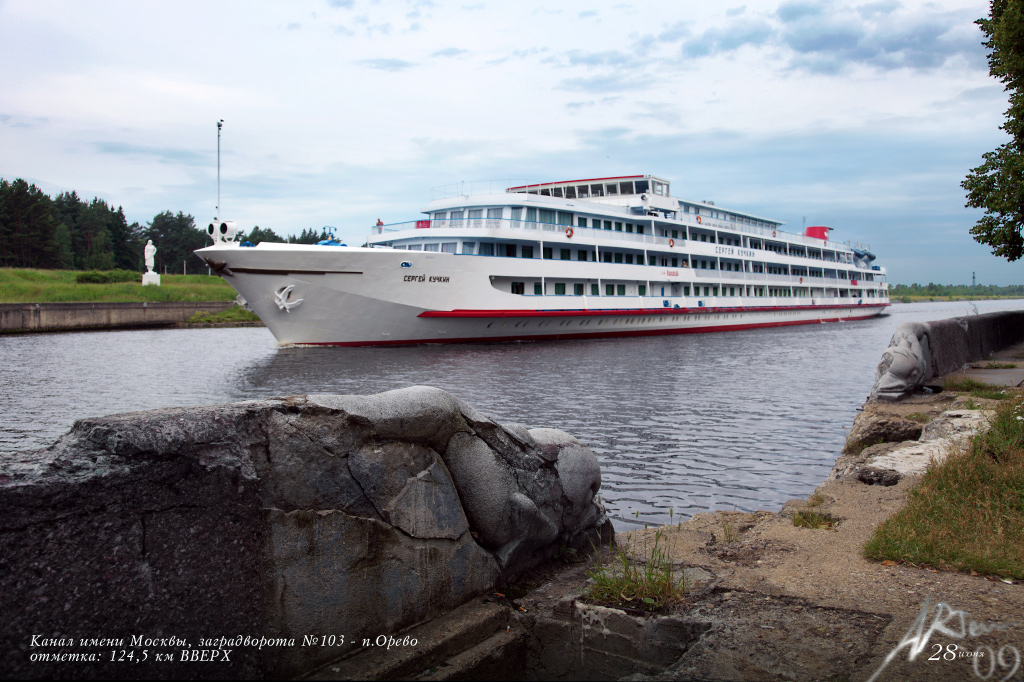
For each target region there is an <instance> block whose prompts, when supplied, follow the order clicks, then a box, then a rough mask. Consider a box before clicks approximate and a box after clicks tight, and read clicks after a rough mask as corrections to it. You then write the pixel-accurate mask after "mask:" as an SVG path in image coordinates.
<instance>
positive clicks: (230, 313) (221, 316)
mask: <svg viewBox="0 0 1024 682" xmlns="http://www.w3.org/2000/svg"><path fill="white" fill-rule="evenodd" d="M259 321H260V318H259V315H257V314H256V313H254V312H251V311H249V310H246V309H245V308H242V307H241V306H237V305H234V306H231V307H230V308H228V309H227V310H223V311H221V312H219V313H196V314H195V315H193V316H192V317H190V318H188V324H197V325H210V326H215V325H221V324H237V323H239V322H259Z"/></svg>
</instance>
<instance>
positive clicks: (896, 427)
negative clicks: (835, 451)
mask: <svg viewBox="0 0 1024 682" xmlns="http://www.w3.org/2000/svg"><path fill="white" fill-rule="evenodd" d="M923 428H924V427H923V425H922V424H921V423H920V422H917V421H914V420H912V419H906V418H904V417H900V416H899V415H893V414H885V413H879V412H872V411H868V410H865V411H863V412H861V413H860V414H858V415H857V418H856V419H854V420H853V426H852V427H851V428H850V433H849V435H848V436H847V437H846V446H845V447H844V448H843V449H844V451H847V452H848V451H851V450H862V449H864V448H865V447H868V446H871V445H877V444H878V443H899V442H902V441H905V440H917V439H918V438H920V437H921V431H922V430H923Z"/></svg>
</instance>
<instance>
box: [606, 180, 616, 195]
mask: <svg viewBox="0 0 1024 682" xmlns="http://www.w3.org/2000/svg"><path fill="white" fill-rule="evenodd" d="M604 192H605V194H606V195H608V196H610V197H613V196H618V194H619V186H618V185H616V184H615V183H614V182H613V183H611V184H608V185H605V186H604Z"/></svg>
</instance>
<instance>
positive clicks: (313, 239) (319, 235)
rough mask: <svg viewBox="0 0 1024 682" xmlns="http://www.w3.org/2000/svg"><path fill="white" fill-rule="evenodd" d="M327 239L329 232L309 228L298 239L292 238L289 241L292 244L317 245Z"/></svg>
mask: <svg viewBox="0 0 1024 682" xmlns="http://www.w3.org/2000/svg"><path fill="white" fill-rule="evenodd" d="M325 239H327V230H324V229H320V230H314V229H313V228H312V227H307V228H305V229H304V230H302V232H301V233H300V234H299V236H298V237H292V238H291V239H289V240H288V241H289V242H291V243H292V244H316V243H317V242H319V241H323V240H325Z"/></svg>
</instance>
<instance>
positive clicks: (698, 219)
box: [697, 216, 700, 225]
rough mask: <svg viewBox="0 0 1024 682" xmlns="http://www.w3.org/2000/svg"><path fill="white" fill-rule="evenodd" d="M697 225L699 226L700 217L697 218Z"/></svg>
mask: <svg viewBox="0 0 1024 682" xmlns="http://www.w3.org/2000/svg"><path fill="white" fill-rule="evenodd" d="M697 224H698V225H700V216H697Z"/></svg>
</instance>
